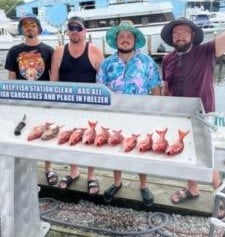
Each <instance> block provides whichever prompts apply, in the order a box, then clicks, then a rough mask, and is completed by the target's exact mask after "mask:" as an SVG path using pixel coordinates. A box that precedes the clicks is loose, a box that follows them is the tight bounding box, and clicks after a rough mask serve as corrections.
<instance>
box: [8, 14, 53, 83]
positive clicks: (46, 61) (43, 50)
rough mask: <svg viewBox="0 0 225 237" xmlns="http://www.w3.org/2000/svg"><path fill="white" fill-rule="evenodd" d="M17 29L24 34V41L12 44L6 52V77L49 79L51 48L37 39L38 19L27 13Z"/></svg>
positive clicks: (38, 30)
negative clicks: (7, 72)
mask: <svg viewBox="0 0 225 237" xmlns="http://www.w3.org/2000/svg"><path fill="white" fill-rule="evenodd" d="M18 31H19V33H20V34H22V35H23V36H24V42H23V43H21V44H19V45H15V46H13V47H12V48H11V49H10V50H9V52H8V54H7V57H6V63H5V69H7V70H8V71H9V74H8V78H9V79H19V80H42V81H49V80H50V77H49V72H50V66H51V57H52V53H53V48H52V47H50V46H49V45H46V44H45V43H43V42H41V41H40V39H39V35H40V34H41V32H42V27H41V24H40V21H39V20H38V18H37V17H36V16H35V15H31V14H27V15H25V16H23V17H22V18H21V19H20V21H19V24H18Z"/></svg>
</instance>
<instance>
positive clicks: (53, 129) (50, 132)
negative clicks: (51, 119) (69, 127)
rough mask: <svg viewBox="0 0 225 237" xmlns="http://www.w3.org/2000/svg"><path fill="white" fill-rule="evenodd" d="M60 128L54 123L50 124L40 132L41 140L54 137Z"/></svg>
mask: <svg viewBox="0 0 225 237" xmlns="http://www.w3.org/2000/svg"><path fill="white" fill-rule="evenodd" d="M60 128H61V127H60V126H58V125H56V124H51V125H50V126H49V127H48V128H47V129H46V130H45V131H44V133H43V134H42V136H41V140H43V141H47V140H50V139H52V138H55V137H56V136H57V135H58V133H59V129H60Z"/></svg>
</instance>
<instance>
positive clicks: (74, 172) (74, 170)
mask: <svg viewBox="0 0 225 237" xmlns="http://www.w3.org/2000/svg"><path fill="white" fill-rule="evenodd" d="M79 175H80V172H79V170H78V166H77V165H74V164H73V165H70V176H71V177H72V178H73V179H74V178H76V177H77V176H79Z"/></svg>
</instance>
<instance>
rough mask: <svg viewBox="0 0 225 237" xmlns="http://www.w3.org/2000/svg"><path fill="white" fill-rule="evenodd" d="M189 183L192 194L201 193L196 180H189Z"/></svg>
mask: <svg viewBox="0 0 225 237" xmlns="http://www.w3.org/2000/svg"><path fill="white" fill-rule="evenodd" d="M187 185H188V190H189V191H190V192H191V194H192V195H198V194H199V189H198V184H197V182H196V181H193V180H188V182H187Z"/></svg>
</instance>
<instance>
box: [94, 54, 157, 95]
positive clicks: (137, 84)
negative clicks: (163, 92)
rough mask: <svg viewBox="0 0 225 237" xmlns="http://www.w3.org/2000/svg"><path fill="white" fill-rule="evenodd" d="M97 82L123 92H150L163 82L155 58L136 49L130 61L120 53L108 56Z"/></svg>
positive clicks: (102, 65)
mask: <svg viewBox="0 0 225 237" xmlns="http://www.w3.org/2000/svg"><path fill="white" fill-rule="evenodd" d="M97 82H98V83H103V84H105V85H106V86H107V87H108V88H110V89H111V90H112V91H114V92H117V93H121V94H142V95H143V94H149V93H150V91H151V90H152V89H153V88H154V87H157V86H159V85H160V84H161V80H160V76H159V70H158V67H157V65H156V63H155V62H154V60H153V59H152V58H151V57H150V56H148V55H145V54H143V53H141V52H140V51H136V52H135V53H134V55H133V56H132V58H130V59H129V60H128V62H126V63H125V62H124V61H123V60H122V59H121V58H120V57H119V56H118V53H115V54H113V55H111V56H109V57H108V58H106V59H105V60H104V61H103V62H102V64H101V67H100V69H99V72H98V74H97Z"/></svg>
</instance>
